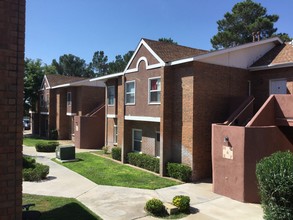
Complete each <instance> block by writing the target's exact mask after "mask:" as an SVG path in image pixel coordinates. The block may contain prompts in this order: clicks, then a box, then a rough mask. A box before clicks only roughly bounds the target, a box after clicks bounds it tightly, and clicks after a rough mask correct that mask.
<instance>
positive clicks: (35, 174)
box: [22, 156, 49, 181]
mask: <svg viewBox="0 0 293 220" xmlns="http://www.w3.org/2000/svg"><path fill="white" fill-rule="evenodd" d="M22 161H23V162H22V163H23V170H22V177H23V179H24V181H40V180H42V179H46V177H47V175H48V174H49V166H47V165H43V164H40V163H36V160H35V159H33V158H31V157H27V156H24V157H23V160H22Z"/></svg>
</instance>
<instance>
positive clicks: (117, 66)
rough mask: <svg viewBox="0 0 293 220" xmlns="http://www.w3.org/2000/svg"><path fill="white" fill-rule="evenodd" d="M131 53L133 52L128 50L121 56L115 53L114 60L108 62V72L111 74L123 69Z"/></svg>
mask: <svg viewBox="0 0 293 220" xmlns="http://www.w3.org/2000/svg"><path fill="white" fill-rule="evenodd" d="M133 53H134V52H133V51H131V50H130V51H128V52H127V53H126V54H124V55H123V57H122V56H121V55H117V56H116V57H115V61H112V62H110V63H109V69H108V73H109V74H111V73H119V72H122V71H124V69H125V67H126V66H127V64H128V62H129V61H130V59H131V57H132V55H133Z"/></svg>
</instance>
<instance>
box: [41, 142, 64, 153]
mask: <svg viewBox="0 0 293 220" xmlns="http://www.w3.org/2000/svg"><path fill="white" fill-rule="evenodd" d="M57 146H59V142H56V141H54V142H48V143H42V142H39V143H37V144H36V151H37V152H55V150H56V147H57Z"/></svg>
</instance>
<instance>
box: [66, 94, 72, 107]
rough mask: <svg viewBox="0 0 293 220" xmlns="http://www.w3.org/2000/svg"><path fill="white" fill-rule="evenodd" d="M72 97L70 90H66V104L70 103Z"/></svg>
mask: <svg viewBox="0 0 293 220" xmlns="http://www.w3.org/2000/svg"><path fill="white" fill-rule="evenodd" d="M71 101H72V97H71V92H67V105H71Z"/></svg>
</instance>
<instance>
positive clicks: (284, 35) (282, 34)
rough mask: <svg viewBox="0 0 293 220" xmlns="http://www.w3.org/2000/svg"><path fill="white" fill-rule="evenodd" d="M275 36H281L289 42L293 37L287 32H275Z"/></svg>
mask: <svg viewBox="0 0 293 220" xmlns="http://www.w3.org/2000/svg"><path fill="white" fill-rule="evenodd" d="M273 36H276V37H279V38H280V39H281V40H282V41H284V42H289V41H291V40H292V38H291V37H290V36H289V35H288V34H287V33H278V34H274V35H273Z"/></svg>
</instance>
